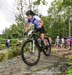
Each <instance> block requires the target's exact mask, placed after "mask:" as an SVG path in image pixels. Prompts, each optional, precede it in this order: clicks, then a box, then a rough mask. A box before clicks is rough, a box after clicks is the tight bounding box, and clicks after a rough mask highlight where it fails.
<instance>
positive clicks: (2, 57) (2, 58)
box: [0, 53, 5, 62]
mask: <svg viewBox="0 0 72 75" xmlns="http://www.w3.org/2000/svg"><path fill="white" fill-rule="evenodd" d="M4 57H5V54H4V53H0V62H1V61H2V60H4Z"/></svg>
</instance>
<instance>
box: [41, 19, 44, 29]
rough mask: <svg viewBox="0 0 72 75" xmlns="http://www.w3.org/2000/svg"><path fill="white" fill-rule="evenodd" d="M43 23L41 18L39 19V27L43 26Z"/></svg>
mask: <svg viewBox="0 0 72 75" xmlns="http://www.w3.org/2000/svg"><path fill="white" fill-rule="evenodd" d="M43 24H44V22H43V20H42V19H41V20H40V28H41V27H42V26H43Z"/></svg>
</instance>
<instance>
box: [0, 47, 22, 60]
mask: <svg viewBox="0 0 72 75" xmlns="http://www.w3.org/2000/svg"><path fill="white" fill-rule="evenodd" d="M20 48H21V47H20V46H18V47H16V46H12V47H11V48H9V49H8V50H7V51H6V52H4V53H0V61H3V60H7V59H10V58H13V57H16V56H17V55H20Z"/></svg>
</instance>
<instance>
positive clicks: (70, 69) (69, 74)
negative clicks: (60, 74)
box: [67, 66, 72, 75]
mask: <svg viewBox="0 0 72 75" xmlns="http://www.w3.org/2000/svg"><path fill="white" fill-rule="evenodd" d="M67 73H68V74H67V75H72V66H71V67H69V68H68V72H67Z"/></svg>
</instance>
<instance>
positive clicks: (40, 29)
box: [35, 27, 45, 33]
mask: <svg viewBox="0 0 72 75" xmlns="http://www.w3.org/2000/svg"><path fill="white" fill-rule="evenodd" d="M35 30H36V32H40V33H45V29H44V27H42V28H39V29H35Z"/></svg>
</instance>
